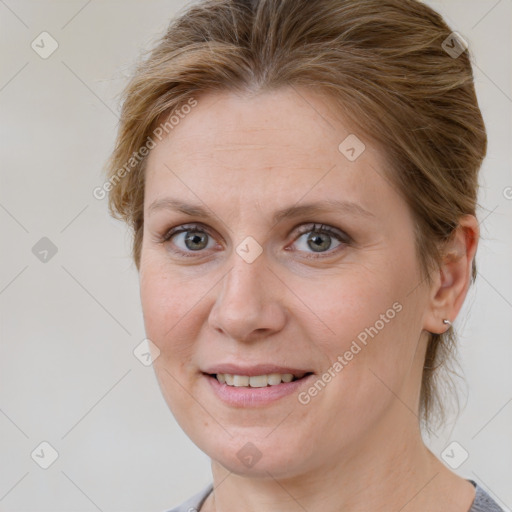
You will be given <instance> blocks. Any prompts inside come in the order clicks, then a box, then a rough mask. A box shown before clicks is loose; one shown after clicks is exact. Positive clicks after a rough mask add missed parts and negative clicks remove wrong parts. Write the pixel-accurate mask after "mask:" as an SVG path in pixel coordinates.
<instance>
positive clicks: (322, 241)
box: [295, 224, 352, 257]
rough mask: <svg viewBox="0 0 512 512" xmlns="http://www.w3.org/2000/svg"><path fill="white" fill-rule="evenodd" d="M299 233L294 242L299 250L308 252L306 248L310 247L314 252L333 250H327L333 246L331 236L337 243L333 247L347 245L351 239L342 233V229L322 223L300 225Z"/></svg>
mask: <svg viewBox="0 0 512 512" xmlns="http://www.w3.org/2000/svg"><path fill="white" fill-rule="evenodd" d="M299 234H300V235H301V236H299V238H298V239H297V241H296V242H295V244H296V245H298V249H299V250H300V251H305V252H308V249H310V250H311V251H313V252H315V253H324V252H327V251H328V252H329V253H331V252H333V250H331V251H329V249H332V248H333V238H334V239H335V243H337V245H335V246H334V249H336V248H338V247H339V246H341V245H349V244H350V243H351V241H352V240H351V238H350V237H349V236H348V235H347V234H346V233H343V231H340V230H338V229H335V228H331V227H329V226H325V225H323V224H320V225H318V224H313V225H311V224H309V225H306V226H302V227H301V228H300V229H299ZM306 235H307V236H306ZM314 257H316V256H314Z"/></svg>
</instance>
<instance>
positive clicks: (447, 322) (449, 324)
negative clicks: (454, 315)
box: [443, 319, 452, 329]
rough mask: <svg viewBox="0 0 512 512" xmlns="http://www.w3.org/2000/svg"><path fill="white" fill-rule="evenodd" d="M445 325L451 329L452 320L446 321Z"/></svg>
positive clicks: (444, 321)
mask: <svg viewBox="0 0 512 512" xmlns="http://www.w3.org/2000/svg"><path fill="white" fill-rule="evenodd" d="M443 324H445V325H447V326H448V329H449V328H450V327H451V325H452V323H451V322H450V320H446V319H444V320H443Z"/></svg>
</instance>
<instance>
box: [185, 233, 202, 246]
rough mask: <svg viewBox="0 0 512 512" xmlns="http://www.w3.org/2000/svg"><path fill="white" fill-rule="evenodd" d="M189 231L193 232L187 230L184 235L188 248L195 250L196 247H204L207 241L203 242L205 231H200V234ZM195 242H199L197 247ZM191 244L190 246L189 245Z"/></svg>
mask: <svg viewBox="0 0 512 512" xmlns="http://www.w3.org/2000/svg"><path fill="white" fill-rule="evenodd" d="M190 233H194V232H193V231H188V232H187V236H186V237H185V245H186V246H187V248H188V249H191V250H197V249H204V248H205V247H206V245H207V242H205V240H206V233H201V234H197V232H196V234H192V235H191V234H190ZM197 244H199V247H197ZM191 245H192V247H191Z"/></svg>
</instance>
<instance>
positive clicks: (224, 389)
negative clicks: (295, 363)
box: [203, 367, 315, 409]
mask: <svg viewBox="0 0 512 512" xmlns="http://www.w3.org/2000/svg"><path fill="white" fill-rule="evenodd" d="M222 368H223V369H225V367H222ZM273 368H274V369H275V368H276V367H273ZM239 370H240V368H239V369H238V370H237V371H239ZM288 370H290V369H288ZM244 371H247V368H246V369H244ZM258 371H261V367H259V368H258ZM218 373H230V372H227V371H224V372H221V371H219V372H218ZM269 373H281V371H276V372H274V371H271V372H269ZM283 373H292V372H291V371H286V372H283ZM303 373H307V372H303ZM235 375H248V374H247V373H245V374H244V373H235ZM253 375H264V373H263V374H262V373H253ZM314 377H315V374H313V373H310V374H309V375H305V376H304V377H302V378H301V379H298V380H294V381H292V382H281V384H277V385H276V386H266V387H264V388H251V387H236V386H228V385H227V384H226V383H224V384H221V383H220V382H219V381H218V380H217V378H216V377H215V376H212V375H208V374H206V373H204V374H203V378H204V379H205V380H206V381H207V384H208V385H209V387H210V389H211V390H212V391H213V393H214V394H215V396H216V397H217V398H219V399H220V400H221V401H222V402H223V403H225V404H226V405H229V406H232V407H237V408H242V409H247V408H255V407H265V406H267V405H270V404H272V403H275V402H276V401H278V400H280V399H283V398H284V397H286V396H290V395H292V394H297V393H298V390H299V389H300V388H302V387H304V386H309V385H310V382H311V379H312V378H314Z"/></svg>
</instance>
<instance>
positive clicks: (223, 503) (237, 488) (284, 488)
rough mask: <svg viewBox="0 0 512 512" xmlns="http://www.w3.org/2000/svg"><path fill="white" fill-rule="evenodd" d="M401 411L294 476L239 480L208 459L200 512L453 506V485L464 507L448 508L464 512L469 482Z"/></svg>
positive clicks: (404, 410)
mask: <svg viewBox="0 0 512 512" xmlns="http://www.w3.org/2000/svg"><path fill="white" fill-rule="evenodd" d="M395 403H396V402H395ZM399 408H401V409H402V411H400V414H401V415H402V417H401V418H400V419H401V420H402V421H399V422H397V421H396V419H397V418H396V415H393V414H391V415H389V416H388V419H383V423H382V425H381V428H379V429H377V431H376V430H372V432H371V433H369V434H368V435H366V436H365V437H364V438H362V439H359V440H358V442H357V444H355V443H352V444H351V446H349V447H342V448H341V449H338V450H335V448H334V447H333V457H332V461H331V463H330V464H329V465H327V464H325V465H322V467H320V468H311V470H310V471H309V472H307V473H301V474H300V475H295V476H293V477H289V476H287V477H284V478H281V477H276V475H270V473H268V472H267V474H268V477H267V478H261V477H260V478H254V477H251V476H250V475H249V476H248V475H237V474H234V473H232V472H230V471H228V470H227V469H226V468H224V467H223V466H221V465H220V464H219V463H218V462H216V461H212V474H213V481H214V492H213V493H212V494H210V496H209V497H208V499H207V501H206V503H205V505H204V506H203V508H202V509H201V511H203V510H204V511H205V512H210V511H215V512H230V511H233V510H240V509H241V507H242V504H243V510H244V511H246V512H261V510H265V512H274V511H275V512H278V511H279V512H299V511H300V512H303V511H304V510H307V511H309V512H317V511H318V512H319V511H322V512H334V511H340V510H343V512H355V511H361V510H373V511H382V512H384V511H397V510H403V511H404V512H405V511H408V510H415V511H422V510H431V509H432V510H433V509H436V508H439V503H440V502H441V503H443V500H445V499H450V501H451V498H450V496H453V491H454V489H455V487H457V489H456V496H458V497H460V498H461V499H462V504H463V507H462V508H459V507H460V505H461V501H459V503H458V505H457V504H454V506H453V508H452V509H450V508H447V510H455V511H461V512H463V511H466V510H468V509H469V507H470V505H471V502H472V498H473V496H474V492H473V494H471V493H472V489H470V487H471V488H472V486H471V484H470V483H469V482H466V481H465V480H464V479H462V478H459V477H458V476H456V475H455V474H453V473H451V472H450V471H449V470H448V469H446V468H445V467H444V466H443V464H441V463H440V462H439V460H437V458H436V457H435V456H434V455H433V454H432V453H431V452H430V451H429V450H428V448H427V447H426V446H425V444H424V442H423V439H422V436H421V431H420V429H419V426H418V421H417V419H416V418H415V417H414V415H413V414H411V411H410V410H408V409H407V408H405V407H403V405H402V404H400V405H399ZM395 412H396V411H395ZM391 419H393V421H391ZM397 425H405V427H403V428H397ZM446 503H448V502H446ZM466 505H467V507H466V508H464V507H465V506H466Z"/></svg>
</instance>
